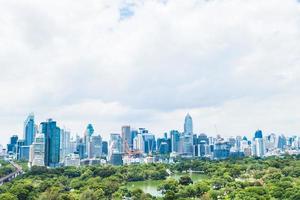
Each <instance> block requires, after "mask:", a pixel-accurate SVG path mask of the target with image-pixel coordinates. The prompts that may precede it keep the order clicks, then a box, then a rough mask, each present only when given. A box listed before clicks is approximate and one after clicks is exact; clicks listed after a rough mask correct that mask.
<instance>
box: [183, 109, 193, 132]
mask: <svg viewBox="0 0 300 200" xmlns="http://www.w3.org/2000/svg"><path fill="white" fill-rule="evenodd" d="M184 134H185V135H193V119H192V117H191V116H190V114H189V113H188V114H187V115H186V116H185V119H184Z"/></svg>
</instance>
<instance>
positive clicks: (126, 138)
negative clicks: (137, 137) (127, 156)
mask: <svg viewBox="0 0 300 200" xmlns="http://www.w3.org/2000/svg"><path fill="white" fill-rule="evenodd" d="M122 142H123V145H122V152H127V151H129V150H131V149H132V144H131V131H130V126H122Z"/></svg>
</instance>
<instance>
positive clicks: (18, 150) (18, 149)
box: [16, 139, 29, 160]
mask: <svg viewBox="0 0 300 200" xmlns="http://www.w3.org/2000/svg"><path fill="white" fill-rule="evenodd" d="M22 146H25V140H23V139H18V141H17V144H16V155H17V156H16V157H17V160H21V159H24V156H22V155H24V153H21V151H22V149H21V147H22ZM21 154H22V155H21ZM25 157H27V156H25ZM28 158H29V155H28Z"/></svg>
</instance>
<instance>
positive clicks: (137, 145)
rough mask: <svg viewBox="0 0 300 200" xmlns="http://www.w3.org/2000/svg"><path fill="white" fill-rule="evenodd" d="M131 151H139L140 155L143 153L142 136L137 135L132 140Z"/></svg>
mask: <svg viewBox="0 0 300 200" xmlns="http://www.w3.org/2000/svg"><path fill="white" fill-rule="evenodd" d="M133 149H134V150H137V151H140V152H141V153H144V149H145V147H144V139H143V136H142V134H140V133H139V134H137V135H136V136H135V138H134V139H133Z"/></svg>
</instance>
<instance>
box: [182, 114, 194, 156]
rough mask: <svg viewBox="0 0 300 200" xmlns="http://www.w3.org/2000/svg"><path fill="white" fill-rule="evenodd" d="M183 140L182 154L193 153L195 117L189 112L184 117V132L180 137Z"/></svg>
mask: <svg viewBox="0 0 300 200" xmlns="http://www.w3.org/2000/svg"><path fill="white" fill-rule="evenodd" d="M180 140H181V142H180V143H181V145H182V149H181V154H183V155H185V156H192V155H193V119H192V117H191V116H190V114H189V113H188V114H187V115H186V116H185V119H184V133H183V135H182V136H181V138H180Z"/></svg>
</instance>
